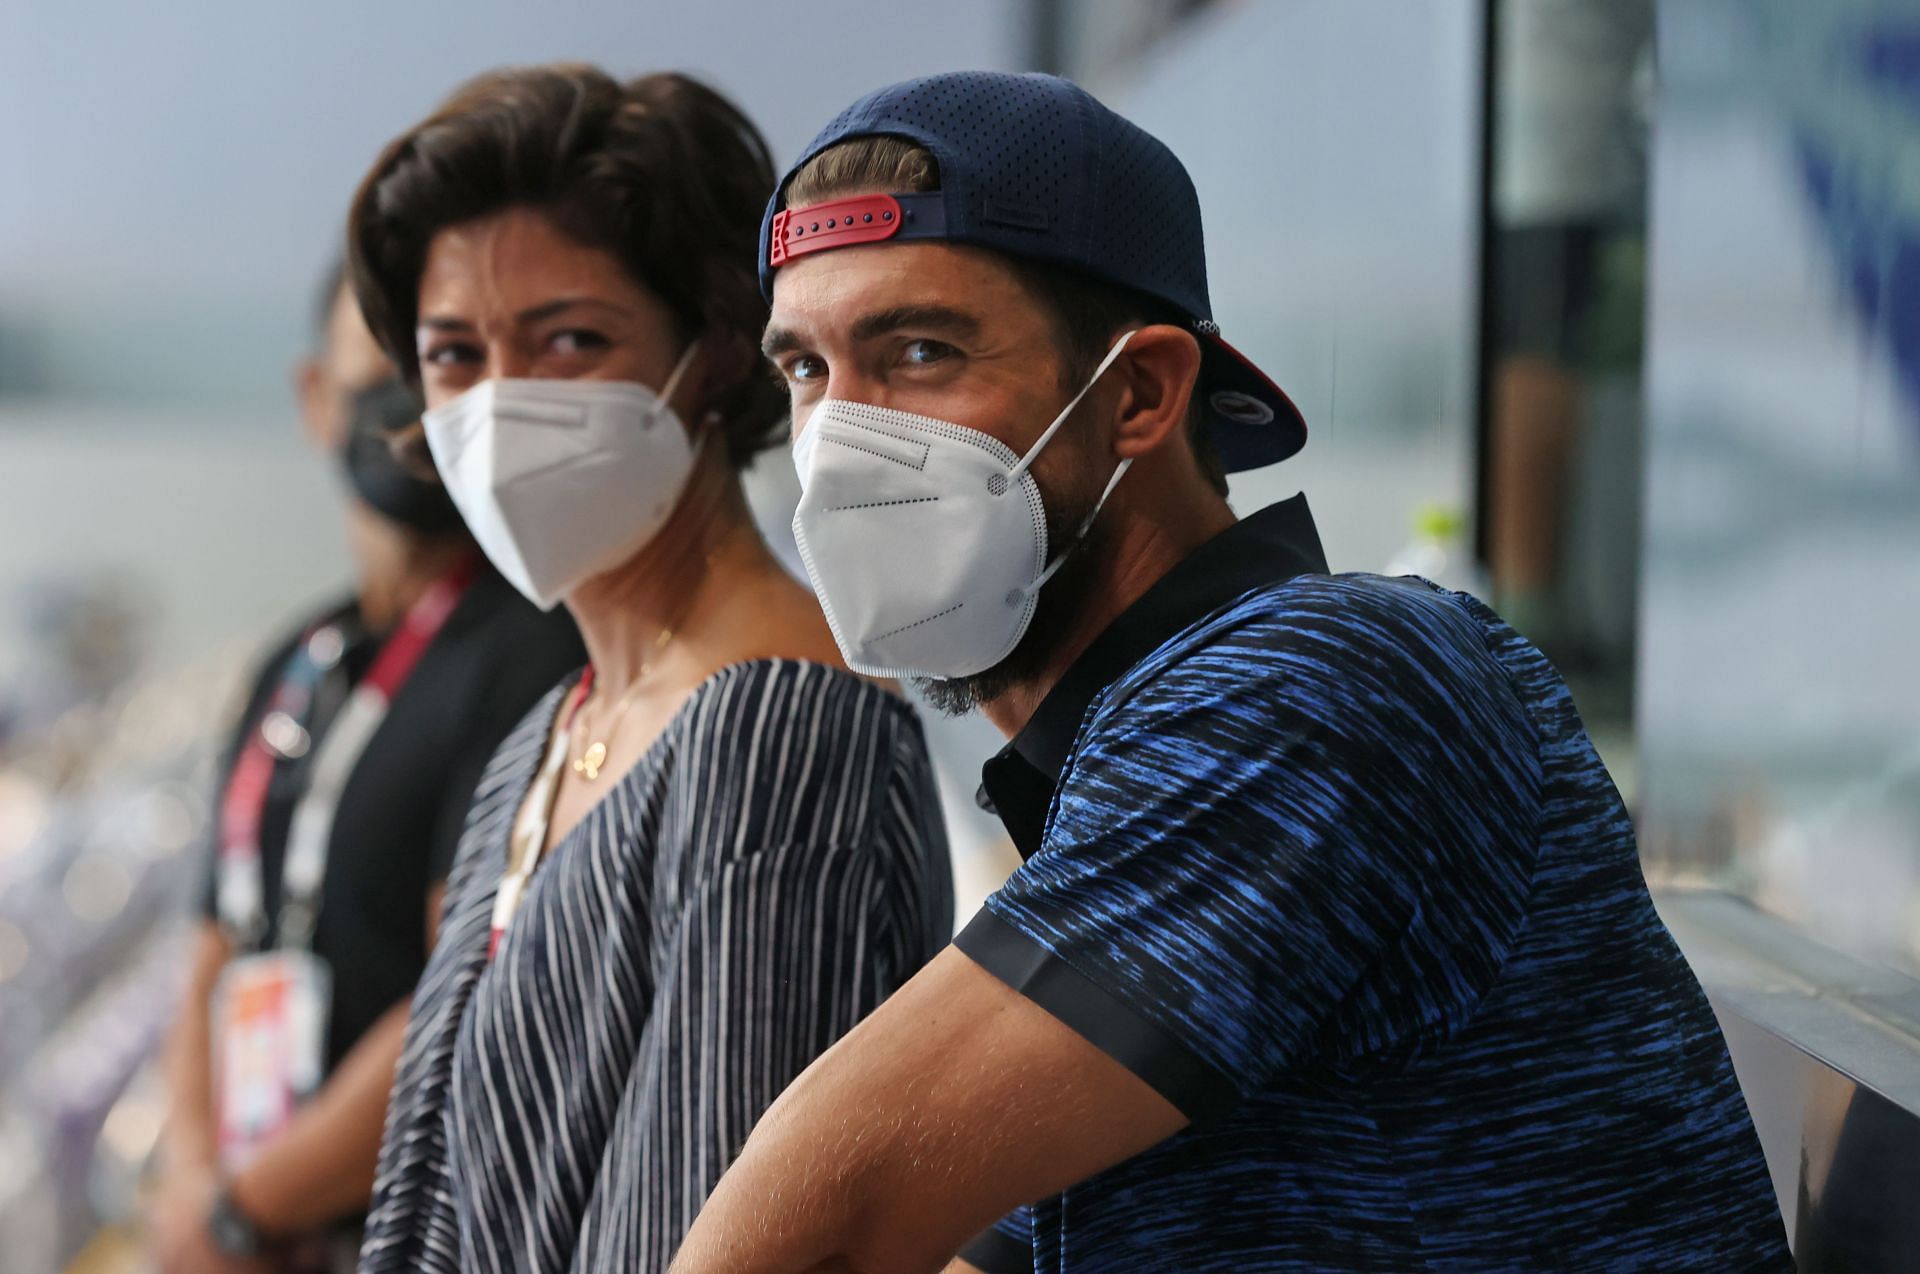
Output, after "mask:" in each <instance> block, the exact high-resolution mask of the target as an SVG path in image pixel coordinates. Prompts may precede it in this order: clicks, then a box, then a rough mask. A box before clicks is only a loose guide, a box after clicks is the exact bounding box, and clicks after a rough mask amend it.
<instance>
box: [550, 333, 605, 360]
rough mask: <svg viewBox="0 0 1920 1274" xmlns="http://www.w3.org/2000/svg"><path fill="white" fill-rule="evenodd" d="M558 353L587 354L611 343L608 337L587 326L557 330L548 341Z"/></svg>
mask: <svg viewBox="0 0 1920 1274" xmlns="http://www.w3.org/2000/svg"><path fill="white" fill-rule="evenodd" d="M548 343H549V344H550V345H552V346H553V349H554V352H555V353H558V354H585V353H589V352H592V351H597V350H603V349H605V348H607V345H608V344H609V342H608V340H607V338H606V337H604V336H602V335H601V334H600V333H598V332H595V331H590V330H588V329H586V328H568V329H567V330H566V331H564V332H555V333H554V334H553V339H552V340H551V341H549V342H548Z"/></svg>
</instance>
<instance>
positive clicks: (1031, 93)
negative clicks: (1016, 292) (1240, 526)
mask: <svg viewBox="0 0 1920 1274" xmlns="http://www.w3.org/2000/svg"><path fill="white" fill-rule="evenodd" d="M881 134H884V135H890V136H895V137H902V138H905V139H907V140H909V141H912V142H915V143H917V144H918V145H920V146H923V147H925V148H926V150H927V151H928V152H929V153H931V154H932V155H933V158H934V162H935V163H936V165H937V166H938V170H939V178H940V190H939V192H938V194H937V195H921V196H918V197H916V198H912V199H908V198H904V196H905V195H906V194H907V192H897V193H898V194H900V195H901V196H903V198H902V199H901V201H900V203H899V205H898V206H899V207H900V208H901V210H902V211H901V216H900V224H899V229H898V230H897V231H895V230H893V229H892V228H891V226H889V227H888V228H887V229H885V230H875V231H873V232H871V233H862V234H860V235H858V236H857V237H855V238H853V239H852V240H850V241H846V242H845V246H855V244H856V243H857V242H874V241H879V240H884V239H886V238H898V239H903V240H906V239H916V238H922V239H932V238H937V239H945V240H949V241H952V242H956V243H969V244H973V245H976V246H978V247H983V248H991V249H994V250H996V251H1000V252H1006V253H1010V254H1012V255H1014V256H1021V257H1031V258H1035V259H1038V260H1043V261H1048V262H1052V263H1054V264H1056V265H1061V266H1065V267H1067V268H1069V269H1073V270H1077V271H1080V272H1082V273H1085V274H1088V275H1091V276H1093V277H1094V278H1097V279H1100V280H1103V281H1105V282H1108V283H1115V284H1119V285H1121V286H1124V287H1128V288H1132V289H1134V290H1135V291H1138V292H1143V293H1146V294H1147V295H1149V296H1152V297H1155V298H1157V299H1159V300H1162V301H1165V302H1167V303H1168V304H1170V305H1172V306H1173V307H1175V308H1176V309H1178V310H1179V311H1180V312H1181V313H1182V314H1184V315H1185V316H1186V317H1187V319H1188V320H1189V322H1190V323H1191V324H1192V326H1193V330H1194V332H1195V334H1196V335H1197V336H1199V337H1200V338H1201V342H1200V344H1201V349H1202V352H1203V362H1202V367H1201V375H1200V385H1199V388H1198V391H1197V392H1199V393H1200V394H1201V395H1202V397H1203V398H1204V399H1205V401H1206V402H1207V404H1208V408H1209V412H1210V416H1211V421H1212V430H1213V438H1214V443H1215V446H1216V448H1217V449H1218V451H1219V453H1220V458H1221V461H1222V462H1223V463H1224V464H1225V465H1226V467H1227V469H1228V470H1229V471H1234V472H1237V471H1240V470H1245V469H1254V468H1258V467H1260V466H1262V465H1268V464H1273V463H1274V462H1276V461H1279V460H1284V459H1286V458H1287V457H1288V456H1291V455H1293V454H1294V453H1295V452H1297V451H1298V450H1300V448H1301V446H1302V445H1304V444H1305V442H1306V436H1307V429H1306V422H1305V421H1304V420H1303V419H1302V418H1301V416H1300V412H1299V409H1298V408H1296V407H1295V406H1294V405H1293V402H1292V400H1291V399H1289V398H1288V397H1287V395H1286V394H1285V393H1284V392H1283V391H1282V390H1281V389H1280V388H1279V386H1277V385H1275V384H1274V383H1273V381H1272V380H1271V379H1269V378H1268V377H1267V376H1266V375H1265V374H1263V373H1262V372H1261V371H1260V370H1259V369H1258V368H1257V367H1255V366H1254V365H1253V363H1252V362H1251V361H1249V360H1248V359H1246V358H1245V357H1244V356H1243V355H1241V354H1239V353H1238V352H1237V351H1235V350H1234V349H1233V347H1232V346H1231V345H1228V344H1227V343H1226V341H1225V340H1223V339H1221V336H1220V332H1219V328H1218V326H1217V325H1216V324H1215V323H1214V322H1213V304H1212V301H1211V299H1210V298H1209V296H1208V294H1207V258H1206V244H1205V238H1204V236H1203V234H1202V230H1201V223H1200V200H1199V197H1198V196H1197V195H1196V194H1195V193H1194V189H1193V181H1192V179H1191V178H1190V177H1188V175H1187V170H1186V168H1185V166H1184V165H1182V164H1181V162H1180V161H1179V159H1177V158H1176V157H1175V156H1174V154H1173V152H1172V151H1170V150H1168V149H1167V147H1166V146H1165V145H1164V144H1163V143H1161V141H1160V140H1159V139H1158V138H1156V137H1154V136H1153V135H1152V134H1150V133H1148V132H1146V131H1145V130H1144V129H1142V128H1139V127H1138V126H1136V125H1134V124H1132V123H1130V122H1129V121H1127V120H1125V119H1123V118H1121V117H1120V116H1119V115H1116V114H1115V113H1114V112H1112V111H1110V110H1108V109H1107V108H1106V107H1105V106H1104V105H1102V104H1101V103H1100V101H1099V100H1098V99H1096V98H1095V97H1094V96H1093V95H1092V94H1091V93H1088V92H1087V91H1086V90H1085V89H1082V88H1080V87H1079V86H1078V85H1075V84H1072V83H1070V82H1068V81H1066V80H1063V79H1060V78H1058V77H1056V76H1051V75H1011V74H1006V73H1003V72H994V71H962V72H954V73H950V74H945V75H932V76H927V77H925V78H922V79H917V80H907V81H905V82H903V83H900V84H894V85H890V86H889V87H887V88H883V89H880V90H878V91H876V92H873V93H869V94H868V95H867V96H865V97H863V98H861V99H860V100H859V101H857V102H855V103H854V104H853V105H852V106H849V107H848V108H847V109H846V110H844V111H842V112H841V113H840V114H839V115H838V116H837V117H835V118H834V120H833V122H831V123H830V124H828V125H827V126H826V128H824V129H822V130H821V132H820V134H819V136H817V137H815V138H814V139H813V141H812V142H810V143H809V144H808V145H807V147H806V149H805V150H804V151H803V152H802V154H801V156H800V159H799V161H798V162H796V163H795V164H794V165H793V167H792V168H790V169H788V171H787V174H786V176H785V177H783V178H782V179H781V182H780V185H779V187H778V188H777V189H776V191H775V192H774V197H773V199H772V201H771V202H770V203H769V204H768V206H767V214H766V217H765V218H764V219H763V220H762V222H761V227H760V286H761V290H762V291H763V292H765V293H766V295H767V297H768V298H769V299H771V298H772V296H773V286H774V278H775V274H776V272H777V270H778V268H779V266H780V264H782V263H783V262H784V261H785V260H787V259H788V257H789V255H799V254H800V253H803V252H806V251H812V250H815V249H816V245H815V244H813V243H811V242H809V241H808V240H807V239H806V235H807V233H808V231H809V229H811V230H813V231H816V232H817V231H819V230H820V229H821V226H820V225H818V224H809V223H805V222H802V221H800V220H798V214H799V211H800V210H795V214H794V216H795V219H794V220H793V221H792V224H791V225H788V224H787V219H786V218H783V217H782V216H781V214H782V213H784V212H785V211H786V204H785V194H786V187H787V182H788V180H790V179H791V178H792V176H793V174H794V173H795V172H797V171H798V170H799V169H800V168H802V167H804V166H805V165H806V163H807V162H808V161H809V160H811V159H812V158H813V157H814V156H815V155H818V154H819V153H820V152H821V151H823V150H826V149H827V148H829V147H831V146H834V145H836V144H838V143H840V142H843V141H847V140H850V139H852V138H856V137H866V136H874V135H881ZM929 201H932V206H931V207H929V206H928V205H929ZM825 206H826V205H822V207H825ZM863 215H864V214H863ZM866 220H867V221H868V222H871V221H872V218H871V217H868V218H866ZM828 224H829V225H831V224H832V223H831V222H829V223H828ZM848 224H849V225H851V221H849V223H848ZM817 246H818V247H819V248H825V247H829V246H840V241H836V242H834V243H822V244H819V245H817Z"/></svg>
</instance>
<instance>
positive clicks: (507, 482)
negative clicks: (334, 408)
mask: <svg viewBox="0 0 1920 1274" xmlns="http://www.w3.org/2000/svg"><path fill="white" fill-rule="evenodd" d="M694 348H695V347H694V346H692V345H689V346H688V347H687V349H686V352H685V353H683V354H682V355H681V356H680V361H679V362H678V363H676V364H675V365H674V369H673V373H672V375H670V376H668V377H667V383H666V384H665V385H663V386H662V387H661V388H660V389H659V391H657V392H656V391H654V390H652V389H649V388H648V387H647V386H645V385H641V384H637V383H635V382H633V381H613V380H486V381H482V382H480V383H479V384H478V385H475V386H474V387H473V388H472V389H469V390H468V391H467V392H466V393H464V394H461V395H460V396H459V397H458V398H456V399H454V400H453V401H452V402H450V403H447V404H445V405H444V406H440V407H436V408H434V409H433V410H432V411H429V412H428V413H426V415H425V416H423V417H421V421H422V423H423V424H424V425H425V426H426V431H427V446H428V448H429V449H430V450H431V451H432V452H433V462H434V465H435V467H436V468H438V470H439V472H440V480H441V481H442V482H444V483H445V484H446V487H447V493H448V494H449V495H451V496H452V497H453V502H454V504H455V505H456V506H458V508H459V510H460V516H461V517H462V518H463V519H465V520H466V524H467V529H468V530H469V531H471V532H472V533H473V538H474V540H475V541H476V542H478V543H479V545H480V548H481V550H482V551H483V552H484V553H486V555H487V559H488V560H489V561H491V562H492V563H493V565H494V569H496V570H498V571H499V572H500V574H501V575H502V576H504V577H505V578H506V580H507V581H508V582H509V583H511V584H512V585H513V586H514V587H515V588H517V589H519V590H520V591H521V592H522V593H523V594H525V595H526V597H527V598H528V600H530V601H532V602H533V603H534V605H536V606H538V607H540V609H542V610H552V609H553V607H554V606H555V604H557V603H558V602H559V601H560V599H561V598H563V597H565V596H566V595H567V594H568V593H570V592H572V591H573V590H574V589H575V588H577V587H579V586H580V584H581V583H583V582H584V581H586V580H588V579H591V578H592V577H594V576H595V575H599V574H601V573H602V572H605V571H608V570H611V569H612V568H614V567H616V566H618V565H620V564H621V563H622V562H624V561H626V560H627V559H628V558H629V557H632V556H633V555H634V553H636V552H638V551H639V549H640V547H641V546H642V545H644V544H645V543H646V542H647V541H648V540H650V539H652V538H653V536H654V535H655V534H657V533H658V532H659V530H660V528H661V527H662V526H664V525H665V524H666V521H667V518H668V517H669V516H670V515H671V514H672V513H673V509H674V506H675V505H676V504H677V503H679V500H680V492H681V490H682V489H683V488H684V487H685V486H686V484H687V478H688V476H689V475H690V474H691V473H692V472H693V464H694V448H693V443H692V441H691V440H690V439H689V438H688V436H687V430H686V427H685V426H684V425H682V424H681V422H680V418H679V417H678V416H677V415H675V414H674V412H673V409H672V408H671V407H669V406H668V403H669V401H670V400H671V399H672V397H673V391H674V388H675V387H676V386H677V385H678V384H679V383H680V377H681V375H682V374H683V373H685V371H686V369H687V366H688V363H689V362H690V360H691V359H692V357H693V351H694Z"/></svg>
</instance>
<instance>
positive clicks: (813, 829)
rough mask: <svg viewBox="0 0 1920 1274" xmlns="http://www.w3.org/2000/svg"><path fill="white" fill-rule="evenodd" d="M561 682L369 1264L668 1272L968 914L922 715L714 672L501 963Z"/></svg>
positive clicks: (392, 1127) (429, 1033)
mask: <svg viewBox="0 0 1920 1274" xmlns="http://www.w3.org/2000/svg"><path fill="white" fill-rule="evenodd" d="M566 689H567V687H560V688H557V689H556V690H555V691H554V692H553V693H551V694H550V695H548V696H547V698H546V699H545V700H544V701H543V702H542V703H541V704H540V705H539V706H538V707H537V708H535V709H534V711H533V712H532V714H531V715H529V716H528V717H527V719H526V720H525V721H524V722H522V723H521V724H520V726H519V727H518V728H517V729H516V730H515V731H514V732H513V734H512V735H510V736H509V737H508V739H507V741H506V742H505V743H504V744H502V745H501V748H500V751H499V753H498V754H497V755H496V756H495V758H494V761H493V765H492V767H491V768H490V769H489V771H488V773H487V775H486V777H485V778H484V779H483V780H482V782H481V784H480V788H479V790H478V792H477V793H476V795H475V801H474V808H473V812H472V814H471V815H470V816H469V820H468V825H467V831H466V835H465V838H464V839H463V840H462V842H461V848H460V854H459V858H458V860H457V861H456V863H455V865H454V869H453V874H452V876H451V878H450V880H449V883H448V891H447V901H446V914H445V919H444V920H443V922H442V925H441V929H440V943H439V946H438V947H437V948H436V949H435V951H434V953H433V957H432V960H431V961H430V962H429V964H428V966H427V970H426V974H425V976H424V977H423V978H422V979H421V982H420V987H419V989H418V991H417V992H416V993H415V996H414V1003H413V1017H412V1021H411V1022H410V1023H409V1025H408V1028H407V1043H406V1050H405V1052H404V1054H403V1055H402V1057H401V1059H400V1068H399V1072H398V1074H397V1075H396V1077H395V1084H394V1091H393V1098H392V1103H391V1106H390V1108H389V1110H388V1114H387V1128H386V1138H385V1141H384V1143H383V1145H382V1147H381V1150H380V1170H379V1178H378V1181H377V1183H376V1185H375V1187H374V1197H373V1209H372V1213H371V1215H370V1216H369V1217H368V1222H367V1234H366V1244H365V1247H364V1248H363V1249H362V1252H361V1257H360V1263H361V1269H362V1270H363V1271H385V1270H405V1271H409V1272H410V1274H411V1272H412V1271H506V1270H516V1271H517V1270H562V1269H571V1270H593V1271H599V1270H660V1269H664V1268H665V1267H666V1264H667V1262H668V1260H669V1259H670V1258H671V1257H672V1254H673V1252H674V1250H675V1249H676V1248H677V1247H678V1246H679V1243H680V1240H681V1239H682V1237H684V1235H685V1234H686V1231H687V1229H688V1227H689V1226H690V1225H691V1224H692V1222H693V1218H694V1215H695V1214H696V1213H697V1212H698V1211H699V1209H700V1206H701V1204H702V1203H703V1202H704V1201H705V1200H706V1197H707V1194H708V1192H709V1191H711V1190H712V1188H713V1186H714V1184H715V1183H716V1182H717V1181H718V1180H719V1178H720V1174H721V1173H722V1172H723V1171H724V1170H725V1169H726V1167H727V1165H728V1164H729V1163H730V1162H731V1161H732V1159H733V1156H734V1155H735V1154H737V1153H738V1152H739V1149H740V1146H741V1144H742V1143H743V1142H744V1141H745V1140H746V1137H747V1134H748V1132H749V1131H751V1130H752V1128H753V1125H754V1122H755V1120H757V1119H758V1118H759V1116H760V1114H761V1113H762V1112H763V1111H764V1110H765V1109H766V1107H767V1106H768V1105H770V1104H771V1103H772V1101H773V1099H774V1098H775V1097H777V1096H778V1095H779V1093H780V1091H781V1089H783V1088H784V1087H785V1086H786V1085H787V1083H788V1082H789V1081H790V1080H791V1079H793V1077H794V1076H796V1075H797V1074H799V1072H800V1071H801V1070H802V1069H803V1068H805V1066H806V1065H807V1063H808V1062H810V1061H811V1060H812V1059H813V1058H814V1057H816V1056H817V1055H818V1054H820V1053H821V1052H822V1051H824V1050H825V1049H826V1048H827V1047H828V1046H829V1045H830V1044H832V1043H833V1042H834V1041H835V1040H836V1039H838V1038H839V1037H840V1036H841V1035H843V1034H844V1033H846V1031H847V1030H848V1029H849V1028H851V1027H852V1026H853V1025H854V1024H855V1023H856V1022H858V1021H859V1020H860V1018H861V1017H862V1016H864V1015H865V1014H866V1013H868V1012H870V1011H871V1010H872V1009H873V1008H874V1007H875V1006H877V1005H878V1004H879V1003H880V1002H881V1000H883V999H884V998H885V997H886V996H887V995H888V994H889V993H891V992H892V991H893V990H894V989H895V988H896V987H898V986H899V985H900V984H901V983H902V982H904V981H905V980H906V979H907V978H908V977H910V976H912V974H913V973H914V971H915V970H917V969H918V968H919V967H920V966H921V965H922V964H923V963H924V962H925V961H926V960H928V959H929V958H931V957H932V955H933V954H934V953H935V952H936V951H938V950H939V949H940V948H941V947H942V946H943V945H945V943H946V941H947V938H948V936H949V934H950V933H951V931H952V911H953V899H952V884H951V878H950V874H949V866H948V861H947V847H946V840H945V836H944V833H943V832H942V830H941V826H942V825H941V820H940V810H939V805H938V802H937V798H936V795H935V789H934V780H933V773H932V768H931V766H930V764H929V762H928V759H927V751H926V745H925V741H924V738H923V736H922V734H921V731H920V726H919V722H918V721H917V720H916V718H915V716H914V714H913V710H912V709H911V708H910V707H908V706H907V705H906V704H905V703H903V702H901V701H900V700H899V699H897V698H895V697H894V696H893V695H890V694H888V693H887V692H886V691H884V690H881V689H879V688H877V687H875V686H873V685H870V684H869V683H867V682H864V681H861V680H859V679H858V678H856V677H854V676H852V675H850V674H848V673H846V672H843V671H840V670H838V669H833V668H828V667H825V666H822V665H819V664H811V663H800V662H793V661H762V662H754V663H745V664H737V665H734V666H732V667H730V668H726V669H724V670H722V671H721V672H719V673H716V674H715V675H714V676H713V677H712V678H710V679H709V680H708V681H707V682H705V683H704V684H703V685H702V686H700V687H699V688H698V689H697V690H696V691H695V692H694V694H693V696H692V697H691V698H690V699H689V700H688V702H687V704H686V705H685V707H683V708H682V709H681V710H680V712H679V714H678V715H677V716H676V717H675V718H674V719H673V721H672V722H671V723H670V724H669V725H668V727H667V729H666V730H665V731H664V732H663V733H662V735H661V737H660V738H659V739H658V740H657V741H656V742H655V743H654V744H653V746H652V747H651V748H650V749H649V750H648V751H647V753H646V754H645V755H644V756H643V757H642V758H641V760H640V761H639V763H638V764H637V765H635V767H634V768H633V769H632V770H631V771H629V772H628V773H627V774H625V775H624V776H622V777H621V779H620V780H619V781H618V783H617V784H616V785H615V786H614V787H613V788H611V789H610V790H609V792H608V794H607V795H606V796H605V797H604V798H603V799H602V800H601V802H600V803H599V804H598V805H597V806H596V807H595V808H594V809H593V810H592V811H591V812H590V813H589V814H588V815H587V817H586V818H585V819H584V820H583V821H582V822H581V823H580V824H579V826H577V827H575V828H574V829H573V830H572V831H570V832H569V833H568V834H567V835H566V837H565V838H564V839H563V840H562V841H560V842H559V843H558V844H556V845H555V846H554V847H553V849H552V850H551V851H550V853H549V854H548V856H547V861H546V862H545V863H544V864H543V865H542V866H541V868H540V870H539V871H538V872H537V873H536V874H535V875H534V877H533V880H532V882H531V883H530V885H529V888H528V890H527V894H526V896H525V898H524V899H523V900H522V902H521V904H520V907H519V910H518V912H517V913H516V914H515V916H514V919H513V924H512V927H511V929H510V930H509V931H508V933H507V935H506V938H505V940H504V941H503V942H502V944H501V946H500V949H499V952H498V954H497V956H496V958H495V959H494V960H493V961H492V962H491V963H489V962H488V960H487V942H488V931H489V927H490V920H491V916H490V911H491V908H492V905H493V897H494V892H495V889H496V888H497V886H498V884H499V881H500V877H501V875H502V873H503V871H504V868H505V864H506V857H507V834H508V828H509V825H510V823H511V822H512V820H513V817H514V814H515V812H516V811H517V810H518V809H519V806H520V804H521V801H522V800H523V798H524V797H525V795H526V792H527V789H528V787H529V785H530V784H531V782H532V780H533V777H534V774H535V771H536V770H537V769H538V768H539V765H540V762H541V758H542V754H543V752H544V750H545V745H546V741H547V736H548V732H549V730H550V728H551V726H552V723H553V717H554V713H555V712H557V711H558V710H559V704H560V702H561V699H562V696H563V694H564V693H565V691H566Z"/></svg>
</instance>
